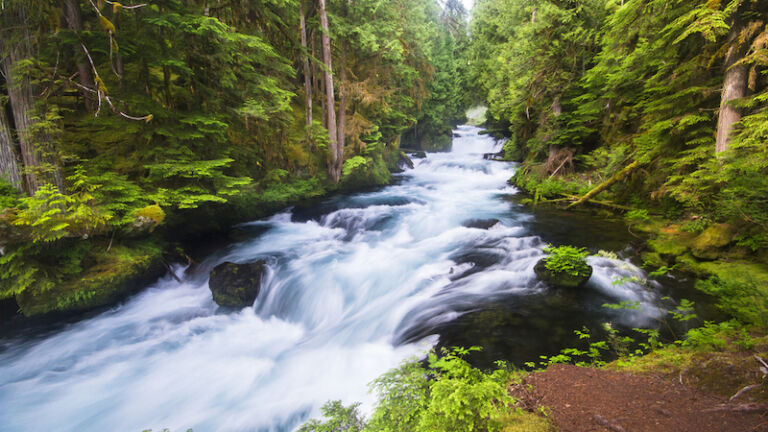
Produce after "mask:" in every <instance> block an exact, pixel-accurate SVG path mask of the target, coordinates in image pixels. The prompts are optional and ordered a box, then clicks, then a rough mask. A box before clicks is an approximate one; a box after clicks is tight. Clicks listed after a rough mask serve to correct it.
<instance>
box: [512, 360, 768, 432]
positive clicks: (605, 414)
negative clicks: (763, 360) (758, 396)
mask: <svg viewBox="0 0 768 432" xmlns="http://www.w3.org/2000/svg"><path fill="white" fill-rule="evenodd" d="M512 393H513V395H514V396H516V397H518V398H520V399H522V403H523V404H524V405H525V406H526V407H527V408H529V409H534V408H536V407H539V406H546V407H549V408H551V410H552V418H553V419H554V422H555V424H556V425H557V427H558V428H559V430H560V431H561V432H588V431H589V432H605V431H608V432H642V431H648V432H688V431H690V432H731V431H733V432H751V431H752V432H768V409H766V408H765V405H761V406H759V407H758V406H755V405H741V407H742V408H747V407H749V408H752V410H751V411H734V410H733V408H734V407H736V406H738V404H737V403H731V404H728V405H723V404H725V403H726V402H727V400H726V399H724V398H722V397H718V396H713V395H710V394H707V393H704V392H703V391H701V390H699V389H697V388H693V387H690V386H684V385H682V384H680V382H678V381H677V380H675V379H674V378H671V377H659V376H654V375H647V374H632V373H626V372H616V371H611V370H600V369H590V368H582V367H576V366H571V365H553V366H551V367H549V368H548V369H547V370H546V371H543V372H538V373H534V374H532V375H530V376H528V377H526V378H525V379H524V380H523V383H522V384H521V385H518V386H515V387H514V388H513V389H512ZM726 406H727V407H728V409H727V410H724V409H723V408H724V407H726ZM757 408H760V409H757Z"/></svg>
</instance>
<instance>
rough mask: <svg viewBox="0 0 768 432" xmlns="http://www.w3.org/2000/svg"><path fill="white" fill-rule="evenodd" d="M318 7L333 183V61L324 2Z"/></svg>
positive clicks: (335, 156) (335, 173) (335, 162)
mask: <svg viewBox="0 0 768 432" xmlns="http://www.w3.org/2000/svg"><path fill="white" fill-rule="evenodd" d="M318 3H319V6H320V11H319V12H320V26H321V27H322V28H323V34H322V39H323V62H324V63H325V71H324V75H325V99H326V102H325V103H326V105H327V114H328V117H327V122H328V141H329V144H330V145H329V147H330V151H331V164H330V166H329V169H328V172H329V174H330V175H331V180H333V182H334V183H338V182H339V178H340V177H341V171H340V170H337V169H336V166H337V165H338V163H339V161H338V158H339V149H338V147H339V141H338V134H337V130H336V106H335V103H336V97H335V96H334V93H333V61H332V59H331V36H330V33H329V30H328V15H327V14H326V13H325V0H319V1H318Z"/></svg>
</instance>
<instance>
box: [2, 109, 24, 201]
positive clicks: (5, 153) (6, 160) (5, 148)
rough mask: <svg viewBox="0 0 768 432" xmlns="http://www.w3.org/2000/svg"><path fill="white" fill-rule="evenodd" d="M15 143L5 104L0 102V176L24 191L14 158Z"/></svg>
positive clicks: (16, 160)
mask: <svg viewBox="0 0 768 432" xmlns="http://www.w3.org/2000/svg"><path fill="white" fill-rule="evenodd" d="M15 148H16V143H15V142H14V141H13V135H11V125H10V123H8V117H7V116H6V115H5V106H3V104H0V178H2V179H3V180H7V181H9V182H11V184H13V186H15V187H16V189H18V190H19V192H23V191H24V186H23V185H22V182H21V175H20V174H19V163H18V159H16V149H15Z"/></svg>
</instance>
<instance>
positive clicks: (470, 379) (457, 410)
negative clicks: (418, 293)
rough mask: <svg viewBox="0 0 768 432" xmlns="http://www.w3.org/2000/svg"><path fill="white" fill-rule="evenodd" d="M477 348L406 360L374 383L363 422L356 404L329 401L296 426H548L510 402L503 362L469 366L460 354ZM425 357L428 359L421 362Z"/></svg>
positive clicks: (372, 429) (383, 430)
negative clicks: (318, 416)
mask: <svg viewBox="0 0 768 432" xmlns="http://www.w3.org/2000/svg"><path fill="white" fill-rule="evenodd" d="M478 349H479V348H470V349H463V348H454V349H453V350H452V351H447V350H444V351H443V352H442V353H441V354H442V355H438V354H437V353H434V352H433V353H430V354H429V356H428V358H427V361H426V362H419V361H417V360H409V361H406V362H404V363H402V364H401V365H400V366H399V367H398V368H395V369H393V370H391V371H389V372H387V373H386V374H384V375H382V376H381V377H379V378H378V379H376V380H375V381H374V382H373V383H372V388H373V389H374V390H375V391H376V392H377V393H378V404H377V406H376V409H375V410H374V412H373V415H372V416H371V419H370V421H369V422H368V423H367V424H365V425H363V420H362V419H361V417H360V414H359V413H358V411H357V405H351V406H349V407H344V406H343V405H341V403H340V402H338V401H334V402H329V403H327V404H326V405H325V406H324V407H323V408H322V410H321V411H322V413H323V415H324V416H326V417H327V418H328V419H327V421H325V422H320V421H317V420H310V421H309V422H307V423H305V424H304V425H303V426H302V427H301V428H300V429H299V431H300V432H342V431H344V432H347V431H349V432H360V431H366V432H399V431H413V432H432V431H455V432H470V431H489V432H490V431H501V430H520V429H519V428H518V429H514V428H512V429H505V428H507V427H509V425H513V426H515V425H517V426H519V425H522V424H525V425H535V428H531V429H526V430H527V431H529V432H534V431H548V430H550V425H549V422H548V421H547V420H546V419H542V418H540V417H538V416H537V415H535V414H531V413H525V412H523V411H522V410H520V409H518V408H514V407H513V406H512V404H513V402H514V399H513V398H512V397H511V396H509V394H508V392H507V388H506V387H507V384H508V383H509V381H510V380H511V379H512V378H513V375H512V373H511V372H510V371H509V370H508V369H507V368H506V366H505V365H504V364H503V363H501V362H500V363H498V366H499V367H498V368H497V369H496V370H494V371H491V372H483V371H481V370H479V369H476V368H474V367H472V366H471V365H470V364H469V363H467V361H466V360H464V359H463V357H464V356H465V355H466V354H468V353H469V352H470V351H474V350H478ZM425 363H426V364H425Z"/></svg>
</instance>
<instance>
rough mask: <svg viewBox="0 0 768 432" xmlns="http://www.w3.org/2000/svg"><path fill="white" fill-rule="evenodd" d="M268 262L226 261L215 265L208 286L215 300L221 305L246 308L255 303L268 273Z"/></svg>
mask: <svg viewBox="0 0 768 432" xmlns="http://www.w3.org/2000/svg"><path fill="white" fill-rule="evenodd" d="M266 268H267V263H266V262H265V261H264V260H259V261H256V262H254V263H246V264H235V263H231V262H225V263H222V264H219V265H217V266H216V267H214V269H213V271H211V274H210V280H209V281H208V287H209V288H210V289H211V293H212V294H213V301H215V302H216V304H218V305H219V306H224V307H229V308H244V307H248V306H250V305H252V304H253V302H254V301H255V300H256V297H257V296H258V295H259V291H260V290H261V280H262V278H263V277H264V274H265V273H266Z"/></svg>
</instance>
